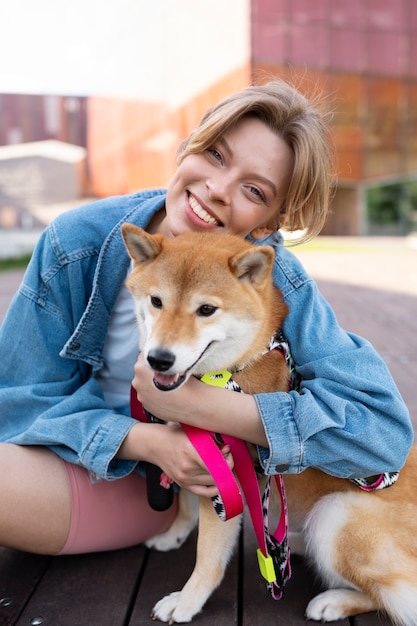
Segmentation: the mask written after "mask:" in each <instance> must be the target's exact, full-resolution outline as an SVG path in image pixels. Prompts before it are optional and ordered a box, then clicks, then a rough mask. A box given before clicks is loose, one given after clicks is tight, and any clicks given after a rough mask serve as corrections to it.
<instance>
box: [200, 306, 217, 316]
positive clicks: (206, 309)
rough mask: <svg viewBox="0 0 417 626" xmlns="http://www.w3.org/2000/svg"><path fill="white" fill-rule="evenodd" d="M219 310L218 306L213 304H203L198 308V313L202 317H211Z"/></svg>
mask: <svg viewBox="0 0 417 626" xmlns="http://www.w3.org/2000/svg"><path fill="white" fill-rule="evenodd" d="M216 311H217V307H216V306H214V305H213V304H202V305H201V306H200V307H198V309H197V315H201V317H210V315H213V313H215V312H216Z"/></svg>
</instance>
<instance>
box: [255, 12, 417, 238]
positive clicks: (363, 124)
mask: <svg viewBox="0 0 417 626" xmlns="http://www.w3.org/2000/svg"><path fill="white" fill-rule="evenodd" d="M251 19H252V66H253V76H254V79H255V80H264V79H265V77H267V76H268V75H271V74H273V75H282V76H284V77H286V78H289V79H290V80H292V81H293V82H295V83H296V84H297V85H300V88H301V90H304V91H305V92H307V93H308V92H309V91H311V90H313V91H314V90H315V88H317V87H318V88H319V89H320V90H321V91H322V93H323V96H324V98H325V101H326V107H327V109H328V110H329V112H332V115H333V119H332V134H333V138H334V144H335V148H336V156H337V164H336V168H337V174H338V177H339V181H340V188H339V190H338V192H337V194H336V197H335V202H334V209H335V211H334V214H333V217H332V218H331V219H330V220H329V224H328V227H327V228H328V229H333V231H334V232H335V233H336V232H337V233H339V234H343V233H346V234H362V233H363V232H366V216H365V219H364V218H363V216H362V215H361V212H362V211H363V206H362V204H361V203H362V198H363V193H362V191H363V188H362V191H361V193H359V192H358V194H357V198H356V204H355V209H354V210H352V211H350V221H349V220H347V216H348V212H347V210H346V208H342V207H345V205H346V197H349V198H350V202H353V201H354V199H355V194H354V192H353V191H352V183H353V184H354V185H355V184H356V185H357V186H358V187H357V189H359V186H360V185H362V186H363V185H365V187H366V185H371V184H373V185H375V184H381V183H382V184H383V183H386V182H395V181H400V180H403V179H405V178H417V2H415V0H398V1H397V2H392V1H391V0H313V1H312V0H252V18H251ZM342 187H346V189H344V190H342V189H341V188H342ZM336 209H337V210H336Z"/></svg>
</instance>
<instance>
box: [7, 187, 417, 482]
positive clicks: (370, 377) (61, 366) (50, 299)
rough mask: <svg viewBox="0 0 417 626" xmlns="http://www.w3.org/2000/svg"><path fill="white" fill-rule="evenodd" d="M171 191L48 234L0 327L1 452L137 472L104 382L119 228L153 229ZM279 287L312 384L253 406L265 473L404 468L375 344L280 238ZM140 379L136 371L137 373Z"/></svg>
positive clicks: (120, 255)
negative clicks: (350, 329) (24, 450)
mask: <svg viewBox="0 0 417 626" xmlns="http://www.w3.org/2000/svg"><path fill="white" fill-rule="evenodd" d="M164 203H165V190H153V191H145V192H140V193H137V194H131V195H126V196H120V197H112V198H107V199H105V200H100V201H97V202H94V203H91V204H89V205H85V206H83V207H80V208H78V209H75V210H73V211H69V212H67V213H64V214H62V215H60V216H59V217H58V218H57V219H56V220H55V221H54V222H52V223H51V224H50V225H49V226H48V227H47V228H46V230H45V231H44V233H43V235H42V236H41V238H40V240H39V242H38V245H37V247H36V249H35V251H34V254H33V257H32V259H31V262H30V264H29V266H28V269H27V272H26V274H25V277H24V279H23V283H22V285H21V286H20V289H19V291H18V292H17V294H16V295H15V297H14V299H13V301H12V303H11V305H10V308H9V311H8V314H7V316H6V318H5V320H4V322H3V325H2V327H1V329H0V441H8V442H13V443H16V444H23V445H36V444H39V445H43V446H47V447H49V448H50V449H51V450H53V451H54V452H56V453H57V454H58V455H59V456H61V457H62V458H64V459H65V460H67V461H69V462H72V463H76V464H79V465H82V466H84V467H86V468H88V469H89V470H90V471H91V472H93V473H95V474H96V475H97V476H99V477H102V478H105V479H108V480H113V479H116V478H120V477H122V476H125V475H127V474H128V473H130V472H131V471H133V470H134V469H135V468H136V467H137V463H136V462H134V461H125V460H118V459H115V455H116V453H117V451H118V449H119V447H120V445H121V443H122V441H123V440H124V438H125V437H126V435H127V433H128V432H129V429H130V428H131V427H132V426H133V424H134V423H135V420H133V419H132V418H131V417H130V416H129V412H128V399H126V410H122V411H120V412H118V413H116V412H115V410H113V409H111V408H110V407H109V406H107V405H106V403H105V401H104V398H103V393H102V389H101V386H100V385H99V383H98V382H97V380H96V373H97V372H98V371H99V369H100V368H101V367H102V365H103V344H104V340H105V336H106V331H107V327H108V324H109V320H110V316H111V313H112V309H113V307H114V304H115V302H116V299H117V296H118V293H119V290H120V287H121V285H122V284H123V281H124V280H125V277H126V272H127V269H128V266H129V262H130V259H129V257H128V255H127V252H126V250H125V247H124V243H123V240H122V237H121V232H120V225H121V224H122V223H123V222H132V223H135V224H137V225H139V226H142V227H146V225H147V224H148V223H149V221H150V219H151V217H152V216H153V214H154V213H155V212H156V211H157V210H159V209H160V208H162V207H163V206H164ZM256 243H259V244H268V245H272V246H273V247H274V249H275V253H276V259H275V267H274V280H275V283H276V284H277V286H278V287H279V288H280V289H281V291H282V294H283V296H284V299H285V300H286V302H287V303H288V305H289V315H288V317H287V319H286V320H285V323H284V327H283V332H284V335H285V337H286V338H287V340H288V341H289V344H290V347H291V351H292V355H293V358H294V360H295V363H296V365H297V370H298V372H299V374H300V375H301V376H302V379H303V382H302V384H301V388H300V389H299V391H292V392H290V393H270V394H260V395H257V396H255V398H256V402H257V405H258V408H259V412H260V415H261V418H262V421H263V424H264V427H265V431H266V434H267V439H268V444H269V447H268V448H260V450H259V453H260V459H261V463H262V465H263V467H264V470H265V471H266V472H267V473H271V474H272V473H277V472H280V473H285V472H293V473H294V472H300V471H302V470H303V469H305V468H306V467H309V466H313V467H317V468H319V469H322V470H324V471H325V472H328V473H330V474H334V475H336V476H341V477H360V476H370V475H373V474H378V473H380V472H388V471H395V470H398V469H400V468H401V467H402V465H403V463H404V461H405V458H406V456H407V453H408V451H409V448H410V445H411V442H412V439H413V430H412V426H411V422H410V419H409V415H408V411H407V409H406V407H405V406H404V403H403V401H402V399H401V397H400V394H399V392H398V390H397V388H396V386H395V384H394V382H393V380H392V378H391V376H390V374H389V372H388V370H387V367H386V366H385V364H384V362H383V361H382V359H381V358H380V357H379V356H378V355H377V354H376V352H375V351H374V349H373V348H372V346H371V345H370V344H369V343H368V342H367V341H365V340H364V339H361V338H360V337H357V336H355V335H352V334H350V333H347V332H345V331H344V330H342V329H341V328H340V327H339V325H338V323H337V321H336V319H335V315H334V313H333V311H332V309H331V308H330V306H329V305H328V303H327V302H326V301H325V300H324V299H323V297H322V296H321V295H320V293H319V291H318V289H317V286H316V284H315V282H314V281H313V280H312V278H311V277H310V276H308V275H307V274H306V272H305V271H304V269H303V267H302V266H301V264H300V263H299V262H298V260H297V259H296V258H295V256H294V255H293V254H292V253H291V252H290V251H289V250H288V249H286V248H284V247H283V245H282V238H281V236H280V235H279V234H278V233H275V234H273V235H271V236H269V237H267V238H265V239H263V240H260V241H257V242H256ZM132 377H133V370H132Z"/></svg>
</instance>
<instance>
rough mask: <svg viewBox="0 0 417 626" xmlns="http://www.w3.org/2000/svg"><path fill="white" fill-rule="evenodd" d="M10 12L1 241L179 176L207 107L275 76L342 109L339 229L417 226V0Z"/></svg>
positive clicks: (1, 75)
mask: <svg viewBox="0 0 417 626" xmlns="http://www.w3.org/2000/svg"><path fill="white" fill-rule="evenodd" d="M0 20H1V24H2V35H1V38H0V231H1V232H3V234H4V233H5V231H7V233H8V235H9V236H8V237H7V239H6V242H7V243H4V244H3V245H2V246H1V247H2V250H1V251H0V255H1V256H3V257H4V256H7V255H8V254H12V253H13V254H14V251H13V247H14V248H15V249H16V251H18V250H19V241H21V237H22V233H24V232H26V233H33V234H34V236H36V232H37V231H39V229H41V228H43V227H44V225H45V224H47V223H48V221H49V220H50V219H51V218H52V217H53V216H54V215H55V214H56V213H58V212H60V211H62V210H66V209H67V208H68V207H70V206H73V205H75V204H79V203H80V202H84V201H86V200H87V199H89V198H95V197H102V196H107V195H112V194H119V193H125V192H130V191H135V190H138V189H143V188H149V187H154V186H161V185H165V184H166V182H167V181H168V180H169V178H170V176H171V174H172V173H173V171H174V168H175V153H176V149H177V146H178V144H179V143H180V141H181V140H182V139H183V138H184V137H185V136H186V135H187V134H188V133H189V132H190V130H192V129H193V128H194V127H195V125H196V124H197V122H198V120H199V119H200V117H201V115H202V114H203V113H204V112H205V110H206V109H207V107H208V106H210V105H211V104H213V103H214V102H216V101H217V100H219V99H220V98H222V97H223V96H225V95H227V94H229V93H231V92H233V91H235V90H237V89H239V88H241V87H244V86H246V85H248V84H250V83H251V82H252V81H255V82H265V81H266V80H268V79H270V78H271V77H273V76H281V77H284V78H288V79H290V80H291V81H292V82H294V83H295V84H296V85H297V86H298V87H299V89H300V90H301V91H304V92H305V93H306V94H307V95H308V94H311V93H316V92H317V91H320V92H321V93H322V94H323V96H324V99H325V102H326V106H327V107H328V109H329V111H331V112H332V131H333V137H334V142H335V146H336V155H337V172H338V175H339V182H338V187H337V193H336V195H335V198H334V201H333V207H332V208H333V212H332V215H331V218H330V219H329V221H328V223H327V226H326V227H325V230H324V231H323V235H338V236H362V235H384V236H407V235H409V234H410V233H413V232H415V231H416V230H417V182H416V180H417V2H416V1H415V0H396V2H392V0H227V2H224V0H152V1H151V2H150V1H149V0H118V1H117V2H116V1H115V0H72V2H71V3H68V2H64V1H63V0H37V2H32V0H2V3H1V7H0ZM11 235H13V237H11ZM3 240H4V238H3Z"/></svg>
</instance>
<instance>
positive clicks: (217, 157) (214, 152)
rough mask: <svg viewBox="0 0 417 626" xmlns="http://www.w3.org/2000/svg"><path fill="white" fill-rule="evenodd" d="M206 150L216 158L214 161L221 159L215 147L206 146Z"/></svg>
mask: <svg viewBox="0 0 417 626" xmlns="http://www.w3.org/2000/svg"><path fill="white" fill-rule="evenodd" d="M207 152H208V153H209V154H211V156H212V157H213V158H214V159H216V161H222V155H221V154H220V152H219V151H218V150H216V148H208V149H207Z"/></svg>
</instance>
